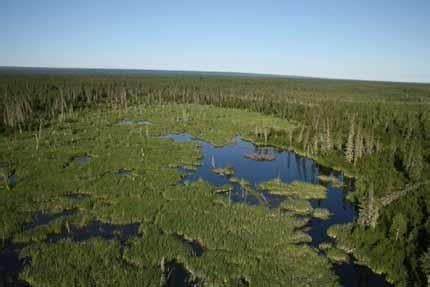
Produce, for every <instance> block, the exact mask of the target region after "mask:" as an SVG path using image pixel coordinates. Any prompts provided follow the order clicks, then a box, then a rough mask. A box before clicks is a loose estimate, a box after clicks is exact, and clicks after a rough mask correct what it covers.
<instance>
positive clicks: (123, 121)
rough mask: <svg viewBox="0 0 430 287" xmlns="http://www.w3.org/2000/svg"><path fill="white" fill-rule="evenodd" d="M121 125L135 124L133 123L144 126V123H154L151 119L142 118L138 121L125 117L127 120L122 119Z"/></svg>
mask: <svg viewBox="0 0 430 287" xmlns="http://www.w3.org/2000/svg"><path fill="white" fill-rule="evenodd" d="M119 125H121V126H133V125H139V126H144V125H152V123H151V122H150V121H147V120H144V119H140V120H138V121H133V120H128V119H125V120H122V121H120V122H119Z"/></svg>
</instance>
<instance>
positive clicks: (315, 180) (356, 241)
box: [0, 78, 426, 286]
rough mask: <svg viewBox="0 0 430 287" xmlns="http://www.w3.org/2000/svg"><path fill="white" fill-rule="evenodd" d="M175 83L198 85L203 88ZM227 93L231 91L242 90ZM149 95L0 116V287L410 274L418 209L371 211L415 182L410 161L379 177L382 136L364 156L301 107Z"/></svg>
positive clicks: (380, 282)
mask: <svg viewBox="0 0 430 287" xmlns="http://www.w3.org/2000/svg"><path fill="white" fill-rule="evenodd" d="M129 81H131V82H129V84H130V83H133V80H131V79H129ZM147 81H149V82H148V83H149V85H152V84H154V83H152V82H151V81H152V79H150V80H147ZM154 81H155V80H154ZM157 81H158V82H156V83H157V84H156V85H158V84H160V85H164V84H166V83H167V84H171V83H172V82H171V81H173V80H172V79H163V80H160V79H157ZM175 81H176V80H175ZM178 81H179V80H178ZM183 81H186V80H183ZM189 81H190V83H193V84H194V83H195V82H203V83H204V85H205V87H206V86H209V87H212V86H211V85H210V83H211V82H210V80H207V79H194V78H193V79H192V80H189ZM194 81H195V82H194ZM223 81H225V82H224V85H226V86H228V85H230V84H226V83H229V82H228V80H226V79H222V80H220V82H221V83H222V82H223ZM235 81H237V83H240V84H241V85H242V86H240V87H241V88H243V89H245V90H246V89H247V88H246V87H247V86H248V85H251V87H253V85H255V82H254V81H255V80H249V81H248V80H243V82H241V81H242V80H234V81H232V83H236V82H235ZM270 81H272V80H270ZM179 82H180V81H179ZM257 82H258V81H257ZM161 83H162V84H161ZM174 83H176V82H174ZM180 83H182V82H180ZM271 83H272V84H274V85H277V84H279V83H277V82H276V81H273V82H271ZM217 84H219V83H217ZM297 84H298V86H300V85H301V82H300V81H299V80H298V83H297ZM314 84H315V83H314ZM130 85H131V84H130ZM190 85H191V84H190ZM318 85H319V84H317V88H318V87H319V86H318ZM150 87H151V86H150ZM162 87H164V86H162ZM214 87H217V86H216V85H215V84H214ZM164 88H165V87H164ZM164 88H163V89H161V90H157V89H158V88H154V89H153V90H152V89H148V90H147V91H149V92H148V94H147V95H146V96H145V97H146V98H145V97H142V98H139V97H138V96H135V97H134V96H133V97H132V96H130V93H129V92H127V93H125V95H126V96H124V97H125V98H123V97H122V96H121V97H119V98H115V97H112V98H109V96H106V94H103V95H104V97H105V98H103V97H102V96H101V95H99V94H96V93H94V94H93V96H94V98H97V97H101V99H104V101H105V102H104V103H100V104H99V103H98V102H97V101H96V100H94V103H95V104H94V106H91V107H88V108H77V107H74V109H73V111H72V109H70V110H68V111H67V112H60V113H58V114H56V115H57V117H58V118H55V117H54V116H53V115H52V114H51V113H46V114H43V113H42V114H41V118H40V119H39V120H38V122H36V123H34V122H33V121H31V120H29V119H25V121H24V122H25V123H28V127H27V128H24V124H23V123H24V122H20V120H15V119H13V117H11V118H7V121H6V122H4V123H3V124H4V128H3V132H2V133H1V134H0V150H1V154H0V162H1V163H2V164H1V169H0V172H1V173H0V176H1V179H2V180H1V184H0V204H1V209H0V214H1V217H2V221H1V225H0V236H1V238H2V240H1V242H0V243H1V253H0V273H1V280H2V281H1V283H4V284H9V285H10V284H15V283H18V282H19V284H29V285H31V286H58V285H64V284H65V285H67V286H69V285H73V284H75V285H81V286H88V285H102V286H142V285H144V286H154V285H158V286H160V285H161V286H180V285H182V286H189V285H197V286H267V285H271V286H285V285H287V286H389V285H390V284H391V283H394V284H396V285H399V284H400V285H401V282H403V280H406V278H409V277H410V276H412V277H413V276H415V277H414V278H421V277H422V276H423V272H422V271H421V269H417V268H416V267H414V266H416V265H413V264H418V263H413V262H417V261H416V260H418V259H417V258H421V257H423V256H424V255H422V254H421V253H420V252H421V251H419V250H421V249H420V248H422V246H421V245H417V246H415V245H413V244H415V243H413V242H416V241H415V240H418V239H417V238H421V237H420V236H422V235H420V234H424V233H419V232H418V230H421V231H420V232H424V231H423V230H422V229H420V228H423V227H422V226H424V225H423V224H424V223H423V222H425V212H426V211H425V209H420V208H415V207H417V206H420V204H424V203H425V201H423V200H421V201H420V199H423V198H424V197H423V196H424V195H422V194H421V193H418V192H417V193H416V194H411V195H410V197H401V198H400V199H399V200H398V201H394V204H393V205H392V206H389V207H387V208H385V207H384V206H382V202H385V201H384V200H386V196H387V194H388V195H390V193H389V192H385V193H384V190H385V189H387V188H390V189H393V188H398V187H401V186H402V184H403V183H405V182H408V181H412V178H413V177H414V176H416V174H415V173H416V172H421V171H419V169H418V168H419V166H418V164H419V163H420V162H419V161H418V159H417V158H415V156H414V155H408V157H407V159H408V160H410V161H411V165H410V166H408V167H403V166H402V164H401V163H399V162H403V161H404V162H406V159H403V158H402V159H401V157H403V156H404V154H403V153H400V151H399V150H397V151H396V161H395V165H394V166H390V163H391V162H390V161H387V160H383V159H385V158H384V156H385V155H386V154H387V153H388V151H387V148H386V146H388V144H387V143H386V142H385V140H384V138H383V137H378V139H377V140H375V141H376V142H373V143H371V140H374V139H373V138H372V139H369V138H368V137H367V135H366V139H365V136H363V133H364V132H363V131H364V128H362V129H360V130H359V132H360V133H361V134H354V135H353V137H352V138H353V139H354V141H353V143H354V144H353V147H354V149H352V150H351V149H349V146H348V139H349V136H348V133H346V134H345V133H344V131H343V130H348V127H349V124H348V125H346V127H345V126H342V128H339V129H334V128H330V125H331V123H336V124H338V125H341V124H342V123H344V121H342V120H339V119H336V120H333V121H332V122H331V121H330V122H329V121H328V119H326V118H324V120H322V122H323V124H321V125H320V126H319V129H315V128H314V126H313V125H314V124H315V125H318V124H317V123H315V120H314V119H313V117H314V112H315V109H316V108H315V109H314V105H313V102H312V101H310V100H309V98H307V97H299V98H294V100H293V101H292V102H290V103H283V104H284V109H278V107H279V106H278V105H274V104H273V103H270V102H264V101H263V102H261V103H260V102H258V101H257V98H258V97H257V96H255V97H253V96H247V97H242V96H240V95H243V94H241V93H240V92H239V96H238V97H237V98H234V97H230V96H217V97H209V96H205V95H206V94H205V93H204V91H203V92H202V91H200V93H198V96H196V95H195V94H194V95H193V94H192V93H191V95H187V96H185V94H181V93H178V94H179V95H182V96H173V95H174V94H175V93H176V92H177V91H176V92H173V91H172V90H170V88H166V90H167V91H172V94H162V93H164V91H165V90H164ZM257 90H258V89H257ZM299 90H300V89H299ZM156 91H158V92H156ZM160 91H163V92H160ZM216 91H217V90H216ZM238 91H239V90H238ZM86 95H88V94H86ZM115 95H116V94H115ZM119 95H124V94H121V93H119ZM127 95H128V96H127ZM223 95H226V94H223ZM227 95H228V93H227ZM90 98H91V97H90ZM90 98H87V101H88V102H91V101H92V100H90ZM127 98H128V100H127ZM6 99H9V100H10V98H6ZM60 99H62V98H60ZM139 99H145V100H139ZM191 99H193V100H191ZM217 99H218V100H217ZM273 99H277V98H275V97H274V98H273ZM297 99H301V100H305V99H308V100H309V101H310V102H306V103H298V100H297ZM321 99H322V98H321ZM3 100H4V99H3ZM44 100H46V99H44V98H41V101H44ZM69 100H70V99H69ZM139 101H142V102H139ZM321 101H322V100H321ZM257 102H258V104H257ZM3 103H9V102H7V101H4V102H3ZM58 103H59V102H55V104H58ZM245 103H248V104H249V105H248V106H246V105H245ZM280 103H281V104H282V101H281V102H280ZM62 104H63V105H67V104H65V102H63V103H62ZM16 105H17V106H19V104H16ZM339 105H342V103H339ZM12 106H13V105H12ZM36 106H38V107H40V106H43V105H41V104H40V103H39V104H38V105H36ZM281 106H282V105H281ZM322 106H324V104H322ZM2 107H3V109H4V107H6V106H5V105H3V106H2ZM8 107H9V106H8ZM245 107H247V108H245ZM248 107H249V108H248ZM329 108H330V106H329V105H328V104H327V106H324V108H323V109H326V111H329ZM271 109H272V110H271ZM60 111H61V109H60ZM317 111H318V115H317V117H319V119H322V118H323V115H322V114H323V113H322V112H321V111H320V110H317ZM7 112H8V113H9V114H10V110H9V108H8V110H7ZM52 113H54V112H52ZM9 114H8V115H9ZM327 114H329V113H328V112H327ZM387 114H388V112H387ZM387 114H385V115H387ZM42 115H43V116H42ZM421 117H424V116H421ZM42 118H43V119H42ZM304 123H306V124H304ZM329 123H330V124H329ZM391 129H392V128H391ZM386 130H387V129H386ZM388 130H389V129H388ZM336 132H338V134H336ZM311 137H313V138H312V139H311ZM343 141H346V143H343ZM393 142H394V140H393ZM391 143H392V142H391ZM356 147H359V148H360V149H362V150H358V151H357V150H355V148H356ZM369 154H372V155H373V156H374V157H370V156H369ZM351 155H352V158H351ZM396 164H397V165H398V166H396ZM405 168H407V169H408V170H409V172H408V173H407V174H406V173H405V174H406V175H404V176H403V175H401V173H400V171H399V170H402V169H405ZM369 170H370V171H372V173H371V175H368V174H367V172H368V171H369ZM381 174H382V175H383V176H381ZM378 176H379V177H378ZM424 188H425V187H424ZM395 200H397V198H396V199H395ZM405 201H406V202H407V204H406V203H405ZM398 206H403V208H402V209H401V211H402V212H404V213H405V214H411V216H410V217H408V220H413V221H414V222H421V223H422V224H421V225H418V224H417V225H416V229H414V228H415V227H412V226H415V225H412V223H406V227H405V216H403V215H401V216H399V215H398V214H397V216H391V214H393V213H395V210H397V209H398ZM405 206H408V207H407V208H406V207H405ZM396 208H397V209H396ZM417 210H422V212H423V214H422V215H416V214H414V212H416V211H417ZM372 212H374V213H372ZM375 214H376V215H375ZM392 218H395V223H391V221H393V220H394V219H392ZM375 220H376V223H375ZM378 220H379V221H378ZM378 222H379V223H378ZM387 222H389V223H387ZM372 224H376V225H375V226H373V225H372ZM386 226H389V228H388V227H386ZM414 230H415V231H414ZM387 234H389V235H387ZM407 234H409V235H407ZM407 236H409V237H407ZM414 236H416V237H414ZM405 238H409V239H408V240H409V241H407V240H406V239H405ZM423 238H425V237H423ZM421 239H422V238H421ZM421 239H420V240H421ZM402 244H406V245H408V244H409V245H408V246H410V249H402V250H405V252H410V254H415V255H414V256H411V257H410V258H408V260H410V261H406V259H405V254H406V253H396V254H394V253H390V252H394V251H390V250H396V249H395V248H394V247H395V246H397V247H399V248H400V247H401V246H403V245H402ZM413 247H414V248H415V247H416V248H417V249H414V248H413ZM378 254H379V256H376V255H378ZM384 254H388V255H390V254H391V255H392V256H391V255H390V260H392V261H386V260H385V259H386V258H384ZM419 260H422V259H419ZM423 260H424V259H423ZM386 262H389V263H386ZM405 262H411V263H405ZM420 262H421V261H420ZM420 264H421V263H420ZM420 266H421V265H420ZM399 268H400V269H399ZM419 268H421V267H419ZM372 270H373V271H372ZM396 270H402V272H397V271H396ZM407 270H409V271H407ZM410 270H417V272H416V274H415V273H413V272H412V271H410ZM412 277H411V278H412ZM414 280H415V279H414ZM416 280H418V279H416ZM389 282H390V283H389Z"/></svg>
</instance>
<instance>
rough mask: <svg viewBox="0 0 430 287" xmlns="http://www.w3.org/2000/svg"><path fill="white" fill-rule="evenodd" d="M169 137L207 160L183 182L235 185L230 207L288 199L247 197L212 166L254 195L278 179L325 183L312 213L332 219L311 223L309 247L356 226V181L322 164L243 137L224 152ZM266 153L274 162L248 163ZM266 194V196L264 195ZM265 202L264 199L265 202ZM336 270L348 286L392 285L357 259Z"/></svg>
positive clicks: (184, 137)
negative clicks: (331, 232) (334, 230)
mask: <svg viewBox="0 0 430 287" xmlns="http://www.w3.org/2000/svg"><path fill="white" fill-rule="evenodd" d="M166 137H167V138H170V139H173V140H175V141H178V142H187V141H193V142H197V143H199V144H200V145H201V148H202V153H203V159H202V162H201V163H202V165H201V166H200V167H198V168H197V169H196V170H192V171H190V170H186V169H184V168H179V170H180V171H181V172H182V173H183V174H184V177H183V179H182V182H183V183H186V182H187V181H195V180H198V179H199V178H201V179H203V180H206V181H208V182H210V183H211V184H213V185H215V186H223V185H226V184H232V190H231V191H230V192H226V193H224V196H226V197H228V198H229V200H230V201H231V202H243V203H247V204H250V205H258V204H266V205H267V206H268V207H269V208H277V207H279V204H280V203H281V202H282V201H283V200H285V197H282V196H273V195H270V194H268V193H266V192H259V191H257V194H256V192H255V191H254V192H251V193H249V192H247V191H246V190H245V189H243V188H241V186H240V185H239V184H238V183H231V182H230V180H229V177H226V176H222V175H218V174H215V173H214V172H213V171H212V169H213V167H214V166H215V167H221V168H224V167H226V166H233V167H234V175H233V176H234V177H235V178H238V179H245V180H247V181H248V182H249V183H250V184H251V186H252V187H253V188H254V190H257V185H258V184H259V183H261V182H264V181H268V180H271V179H274V178H280V179H281V180H282V181H283V182H285V183H291V182H293V181H302V182H308V183H315V184H322V185H324V186H326V187H327V198H326V199H324V200H311V205H312V207H313V208H317V207H319V208H326V209H328V210H329V211H330V213H331V216H330V217H329V219H327V220H322V219H316V218H312V219H311V220H310V221H309V223H308V229H309V231H308V233H309V235H310V236H311V237H312V242H311V243H310V244H311V245H312V246H314V247H318V245H319V244H320V243H321V242H327V241H330V239H329V238H328V236H327V229H328V227H329V226H331V225H333V224H342V223H349V222H352V221H353V220H354V219H355V218H356V217H357V212H356V209H355V207H354V206H353V205H352V204H351V203H350V202H349V201H347V200H346V195H347V193H348V192H350V191H352V189H353V182H352V181H351V180H350V179H348V178H346V177H343V175H342V174H341V173H340V172H338V171H334V170H332V169H330V168H327V167H323V166H320V165H318V164H317V163H316V162H314V161H313V160H311V159H308V158H305V157H303V156H299V155H297V154H295V153H293V152H290V151H286V150H278V149H276V148H273V147H257V146H255V145H254V144H252V143H251V142H248V141H245V140H242V139H241V138H240V137H236V138H234V140H233V141H232V142H231V143H229V144H227V145H225V146H222V147H215V146H213V145H211V144H209V143H207V142H205V141H201V140H194V139H193V138H192V137H191V135H189V134H178V135H176V134H170V135H167V136H166ZM253 153H255V154H258V155H261V154H264V155H271V156H274V157H275V159H274V160H270V161H256V160H253V159H249V158H245V157H244V155H245V154H253ZM320 175H327V176H334V177H336V178H337V179H338V181H339V182H341V183H343V184H342V185H341V186H340V185H334V184H331V183H326V182H321V181H320V180H319V178H318V177H319V176H320ZM261 195H262V196H261ZM261 198H263V199H264V200H263V201H262V200H261ZM334 270H335V272H336V273H337V274H338V276H339V277H340V281H341V283H342V284H343V285H344V286H360V287H361V286H390V285H389V284H388V283H387V282H386V281H385V279H384V278H383V276H381V275H378V274H376V273H373V272H372V271H371V270H370V269H369V268H367V267H364V266H360V265H358V264H355V262H354V260H350V261H349V262H348V263H343V264H334Z"/></svg>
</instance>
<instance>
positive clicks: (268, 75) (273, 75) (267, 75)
mask: <svg viewBox="0 0 430 287" xmlns="http://www.w3.org/2000/svg"><path fill="white" fill-rule="evenodd" d="M7 69H12V70H13V69H15V70H21V69H22V70H25V69H48V70H64V71H65V70H100V71H135V72H161V73H172V74H174V73H177V74H178V73H188V74H193V73H194V74H198V73H200V74H206V76H211V75H216V74H230V75H231V76H236V77H240V76H244V77H262V78H287V79H288V78H289V79H309V80H312V79H313V80H332V81H336V80H337V81H355V82H376V83H391V84H418V85H429V84H430V82H420V81H392V80H372V79H360V78H335V77H320V76H303V75H294V74H276V73H260V72H240V71H225V70H194V69H183V70H176V69H146V68H107V67H97V68H94V67H52V66H2V65H0V71H1V70H3V71H5V70H7Z"/></svg>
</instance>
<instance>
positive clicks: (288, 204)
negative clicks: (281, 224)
mask: <svg viewBox="0 0 430 287" xmlns="http://www.w3.org/2000/svg"><path fill="white" fill-rule="evenodd" d="M280 208H281V209H283V210H286V211H289V212H293V213H296V214H299V215H309V214H311V213H312V211H313V208H312V206H311V203H310V202H309V201H308V200H306V199H302V198H293V197H292V198H287V199H286V200H284V201H282V202H281V205H280Z"/></svg>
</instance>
